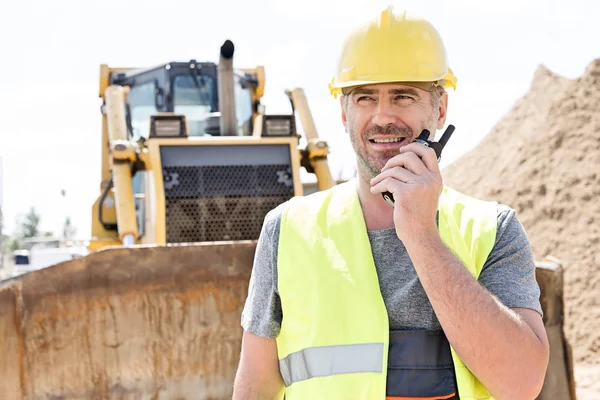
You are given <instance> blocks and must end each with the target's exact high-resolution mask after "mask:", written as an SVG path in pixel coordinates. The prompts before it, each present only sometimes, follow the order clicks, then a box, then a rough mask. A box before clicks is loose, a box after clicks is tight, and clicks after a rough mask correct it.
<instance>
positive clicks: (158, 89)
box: [0, 41, 335, 399]
mask: <svg viewBox="0 0 600 400" xmlns="http://www.w3.org/2000/svg"><path fill="white" fill-rule="evenodd" d="M234 52H235V46H234V44H233V43H232V42H231V41H225V43H224V44H223V45H222V46H221V48H220V53H219V62H218V63H212V62H197V61H196V60H190V61H188V62H170V63H167V64H164V65H159V66H156V67H152V68H148V69H140V68H113V67H109V66H108V65H102V66H101V67H100V82H99V96H100V98H101V99H102V106H101V113H102V140H101V149H102V150H101V151H102V158H101V160H102V168H101V179H100V191H99V195H98V198H97V200H96V201H95V203H94V204H93V207H92V213H91V214H92V232H91V233H92V234H91V239H90V241H89V246H88V248H89V250H90V253H89V254H88V255H86V256H84V257H80V258H77V259H74V260H71V261H67V262H63V263H60V264H56V265H53V266H51V267H48V268H44V269H40V270H37V271H34V272H31V273H27V274H24V275H21V276H19V277H17V278H15V279H12V280H8V281H5V282H3V283H0V337H1V338H2V342H3V345H2V346H1V347H0V375H1V376H2V379H0V394H1V395H0V398H2V399H225V398H231V392H232V386H233V379H234V375H235V371H236V369H237V364H238V360H239V353H240V345H241V334H242V330H241V327H240V314H241V310H242V307H243V304H244V301H245V297H246V294H247V285H248V282H249V278H250V272H251V270H252V263H253V257H254V251H255V247H256V241H257V239H258V237H259V234H260V230H261V227H262V223H263V220H264V217H265V215H266V213H267V212H268V211H270V210H271V209H272V208H274V207H276V206H277V205H278V204H281V203H283V202H285V201H287V200H289V199H290V198H292V197H293V196H301V195H303V194H305V187H304V185H303V182H302V180H301V176H300V174H301V170H302V168H304V170H306V172H307V173H308V174H314V175H316V177H317V185H318V188H316V189H315V188H311V187H309V186H308V185H306V191H309V190H322V189H326V188H329V187H331V186H332V185H334V184H335V182H334V180H333V178H332V175H331V172H330V170H329V167H328V163H327V155H328V146H327V143H326V142H325V141H323V140H321V139H320V138H319V137H318V134H317V130H316V128H315V123H314V121H313V118H312V115H311V113H310V109H309V107H308V101H307V99H306V96H305V94H304V91H303V89H301V88H296V89H293V90H287V91H286V95H287V96H288V98H289V100H290V106H291V112H290V113H289V114H273V115H270V114H268V113H266V107H265V106H264V105H263V104H261V98H262V97H263V95H264V88H265V70H264V67H261V66H259V67H255V68H252V69H237V68H234V66H233V60H234ZM297 120H299V121H300V124H298V123H297ZM298 125H301V126H302V128H303V135H302V134H300V133H299V129H298ZM301 142H302V143H301Z"/></svg>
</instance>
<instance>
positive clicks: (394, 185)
mask: <svg viewBox="0 0 600 400" xmlns="http://www.w3.org/2000/svg"><path fill="white" fill-rule="evenodd" d="M406 185H407V183H406V182H402V181H401V180H399V179H396V178H391V177H388V178H385V179H384V180H382V181H381V182H379V183H378V184H377V185H375V186H372V187H371V193H373V194H379V193H383V192H390V193H392V194H394V193H398V192H399V191H401V190H402V187H403V186H406Z"/></svg>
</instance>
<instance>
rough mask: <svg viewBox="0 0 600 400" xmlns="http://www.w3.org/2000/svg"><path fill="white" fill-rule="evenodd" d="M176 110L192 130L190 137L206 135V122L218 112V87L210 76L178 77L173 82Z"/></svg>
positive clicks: (183, 75) (190, 74) (184, 75)
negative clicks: (183, 116) (212, 113)
mask: <svg viewBox="0 0 600 400" xmlns="http://www.w3.org/2000/svg"><path fill="white" fill-rule="evenodd" d="M173 86H174V88H173V90H174V98H173V99H174V104H173V105H174V107H173V108H174V109H173V111H174V112H175V113H176V114H184V115H185V117H186V119H187V122H188V126H189V129H190V132H189V134H190V136H203V135H205V134H206V131H205V129H204V121H205V120H206V118H208V116H209V115H210V113H211V112H214V111H216V110H215V109H216V99H217V96H216V85H215V81H214V79H213V78H212V77H210V76H208V75H200V74H196V75H192V73H189V74H182V75H177V76H176V77H175V79H174V81H173Z"/></svg>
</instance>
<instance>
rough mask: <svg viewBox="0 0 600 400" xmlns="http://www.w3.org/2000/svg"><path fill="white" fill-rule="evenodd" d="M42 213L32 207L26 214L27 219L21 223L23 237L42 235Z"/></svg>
mask: <svg viewBox="0 0 600 400" xmlns="http://www.w3.org/2000/svg"><path fill="white" fill-rule="evenodd" d="M39 227H40V215H39V214H38V213H37V212H36V211H35V208H33V207H31V210H29V212H28V213H27V214H26V215H25V219H24V220H23V222H22V223H21V235H20V236H21V237H22V238H31V237H36V236H39V235H40V230H39Z"/></svg>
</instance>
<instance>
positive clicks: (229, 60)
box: [218, 40, 239, 136]
mask: <svg viewBox="0 0 600 400" xmlns="http://www.w3.org/2000/svg"><path fill="white" fill-rule="evenodd" d="M234 51H235V47H234V45H233V42H232V41H231V40H226V41H225V43H223V46H221V57H220V59H219V69H218V73H219V78H218V79H219V111H220V112H221V119H220V128H221V136H237V135H239V133H238V127H237V120H236V116H235V97H234V92H233V85H234V80H233V52H234Z"/></svg>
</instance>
